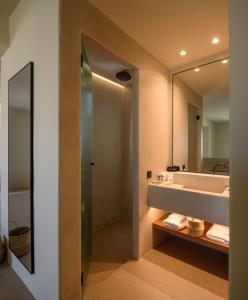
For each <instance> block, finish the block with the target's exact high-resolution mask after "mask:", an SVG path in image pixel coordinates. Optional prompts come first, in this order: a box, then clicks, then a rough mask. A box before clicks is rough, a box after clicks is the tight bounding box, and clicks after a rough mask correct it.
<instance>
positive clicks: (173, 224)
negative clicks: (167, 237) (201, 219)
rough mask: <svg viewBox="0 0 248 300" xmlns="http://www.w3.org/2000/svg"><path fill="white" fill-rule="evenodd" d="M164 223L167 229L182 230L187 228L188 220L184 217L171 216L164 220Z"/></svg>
mask: <svg viewBox="0 0 248 300" xmlns="http://www.w3.org/2000/svg"><path fill="white" fill-rule="evenodd" d="M163 223H164V225H165V226H166V227H169V228H172V229H175V230H180V229H183V228H184V227H186V226H187V218H186V216H183V215H179V214H171V215H169V217H167V218H166V219H164V220H163Z"/></svg>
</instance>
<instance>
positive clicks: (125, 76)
mask: <svg viewBox="0 0 248 300" xmlns="http://www.w3.org/2000/svg"><path fill="white" fill-rule="evenodd" d="M115 76H116V78H117V79H118V80H120V81H129V80H131V78H132V76H131V74H130V73H129V71H128V70H122V71H120V72H118V73H116V75H115Z"/></svg>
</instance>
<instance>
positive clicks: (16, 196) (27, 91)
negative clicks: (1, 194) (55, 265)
mask: <svg viewBox="0 0 248 300" xmlns="http://www.w3.org/2000/svg"><path fill="white" fill-rule="evenodd" d="M8 115H9V150H8V153H9V169H8V172H9V184H8V193H9V197H8V207H9V248H10V250H11V252H12V253H14V254H15V256H16V257H17V258H18V259H19V260H20V261H21V262H22V264H23V265H24V266H25V267H26V268H27V269H28V270H29V272H31V273H33V272H34V249H33V145H32V139H33V138H32V132H33V129H32V128H33V124H32V123H33V121H32V120H33V63H29V64H28V65H27V66H25V67H24V68H23V69H22V70H21V71H19V72H18V73H17V74H16V75H15V76H14V77H12V78H11V79H10V80H9V103H8Z"/></svg>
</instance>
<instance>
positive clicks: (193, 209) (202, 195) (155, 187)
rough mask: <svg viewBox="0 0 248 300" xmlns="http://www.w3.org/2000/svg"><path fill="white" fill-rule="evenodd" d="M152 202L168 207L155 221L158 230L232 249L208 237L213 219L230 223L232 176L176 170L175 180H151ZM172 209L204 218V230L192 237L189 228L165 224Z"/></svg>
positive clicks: (150, 193) (156, 206) (153, 205)
mask: <svg viewBox="0 0 248 300" xmlns="http://www.w3.org/2000/svg"><path fill="white" fill-rule="evenodd" d="M148 205H149V206H150V207H154V208H159V209H162V210H165V211H167V213H166V214H165V216H163V218H161V219H159V220H157V221H156V222H154V223H153V229H154V230H160V231H165V232H167V233H169V234H172V235H176V236H178V237H181V238H184V239H188V240H191V241H193V242H196V243H199V244H202V245H206V246H210V247H213V248H215V249H219V250H222V251H225V252H228V248H229V247H228V245H223V244H220V243H217V242H213V241H211V240H209V239H207V238H206V232H207V231H208V230H209V229H210V227H211V226H212V224H213V223H217V224H221V225H225V226H228V224H229V176H223V175H212V174H203V173H190V172H175V173H173V181H164V182H159V183H152V182H151V183H149V185H148ZM168 212H174V213H178V214H183V215H186V216H190V217H194V218H198V219H202V220H204V221H205V231H204V234H203V235H202V236H201V237H192V236H190V235H189V234H188V232H187V229H185V228H184V229H182V230H179V231H177V230H173V229H170V228H168V227H165V225H164V224H163V219H164V218H166V217H167V216H168V215H169V213H168Z"/></svg>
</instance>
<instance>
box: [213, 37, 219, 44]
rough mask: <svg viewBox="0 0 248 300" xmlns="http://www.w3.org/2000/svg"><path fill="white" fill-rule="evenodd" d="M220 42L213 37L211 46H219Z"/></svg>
mask: <svg viewBox="0 0 248 300" xmlns="http://www.w3.org/2000/svg"><path fill="white" fill-rule="evenodd" d="M219 42H220V40H219V39H218V38H217V37H215V38H214V39H212V44H219Z"/></svg>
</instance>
